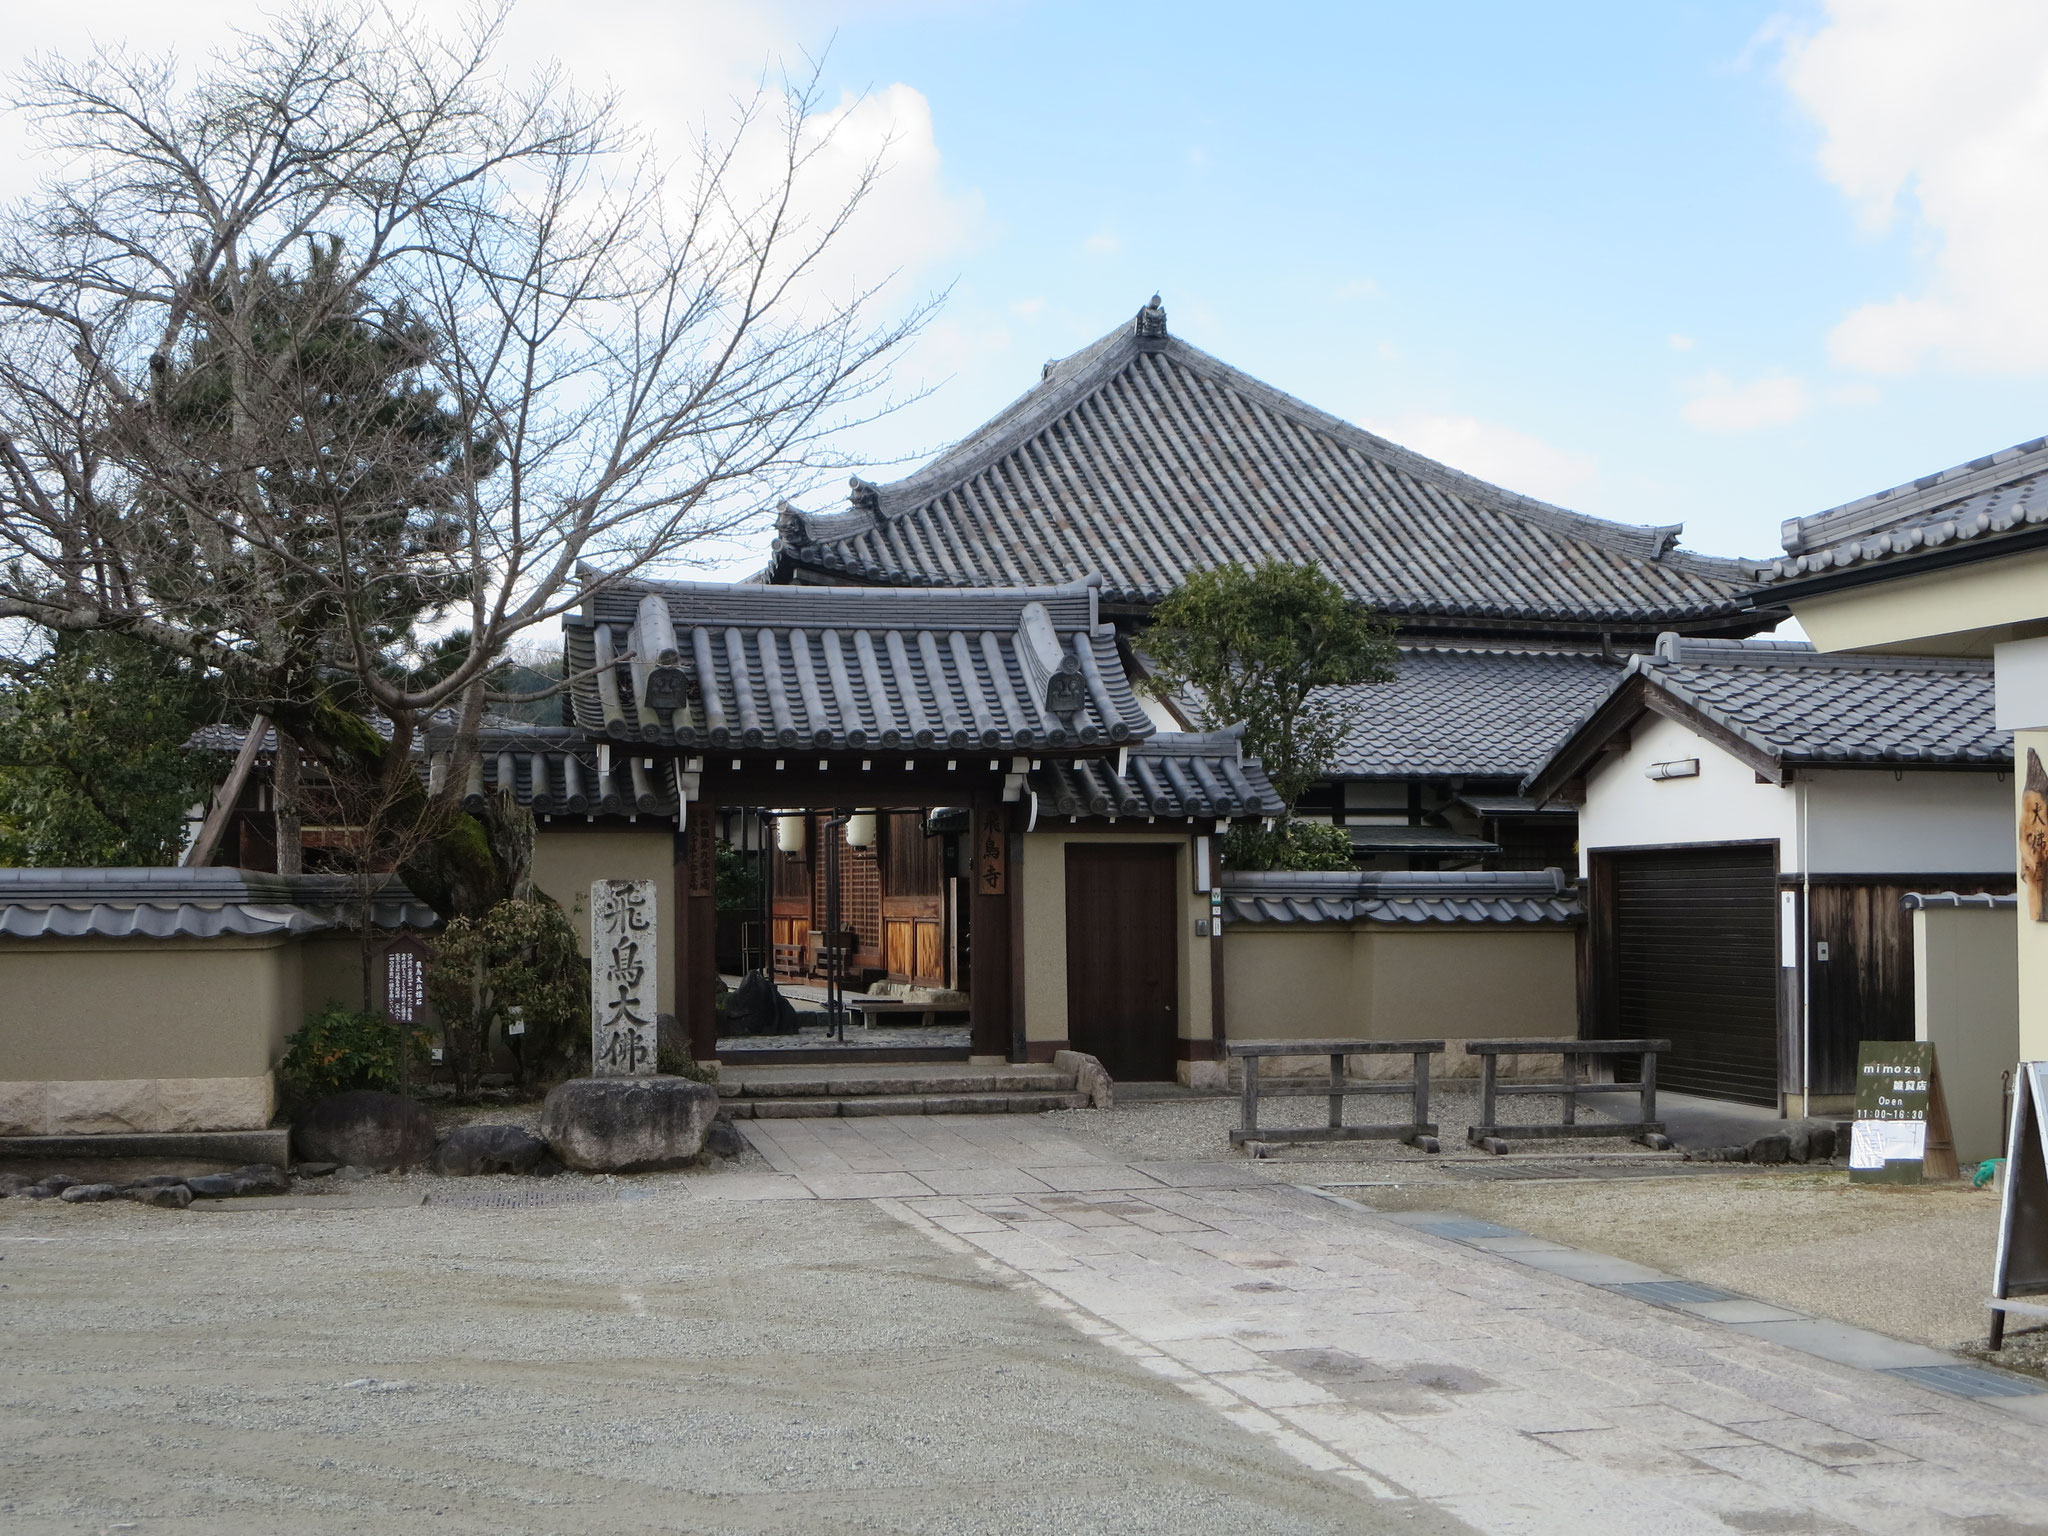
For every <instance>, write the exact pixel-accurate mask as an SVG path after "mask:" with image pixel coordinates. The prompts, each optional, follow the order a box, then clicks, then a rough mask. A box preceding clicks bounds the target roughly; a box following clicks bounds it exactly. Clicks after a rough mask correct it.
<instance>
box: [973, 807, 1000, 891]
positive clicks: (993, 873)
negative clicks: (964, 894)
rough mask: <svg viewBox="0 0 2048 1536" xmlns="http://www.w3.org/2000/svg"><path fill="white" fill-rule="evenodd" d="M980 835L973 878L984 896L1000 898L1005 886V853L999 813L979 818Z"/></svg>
mask: <svg viewBox="0 0 2048 1536" xmlns="http://www.w3.org/2000/svg"><path fill="white" fill-rule="evenodd" d="M979 820H980V822H981V826H980V829H979V830H980V833H981V836H980V838H979V839H978V841H977V843H976V847H975V856H974V876H975V880H976V883H977V884H978V885H979V886H980V888H981V894H982V895H984V896H1000V895H1002V894H1003V890H1004V888H1005V884H1006V874H1007V870H1006V865H1007V862H1008V860H1007V853H1008V849H1007V846H1006V840H1005V838H1004V836H1003V818H1002V815H1001V813H996V814H984V815H982V816H981V817H980V818H979Z"/></svg>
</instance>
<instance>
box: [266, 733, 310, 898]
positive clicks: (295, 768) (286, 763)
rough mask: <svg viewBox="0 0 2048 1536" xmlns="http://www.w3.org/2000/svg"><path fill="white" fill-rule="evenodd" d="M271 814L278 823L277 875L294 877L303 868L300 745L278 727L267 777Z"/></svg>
mask: <svg viewBox="0 0 2048 1536" xmlns="http://www.w3.org/2000/svg"><path fill="white" fill-rule="evenodd" d="M270 792H271V802H272V806H271V814H272V816H273V817H275V819H276V823H277V872H278V873H279V874H280V875H296V874H299V873H300V872H301V871H302V870H304V868H305V849H304V846H303V843H302V839H301V835H300V834H301V826H302V823H303V820H304V818H303V816H302V814H301V811H300V802H299V744H298V742H297V741H296V740H294V739H293V738H292V736H291V734H290V733H289V732H287V731H285V730H284V729H283V728H282V727H279V729H278V732H277V755H276V757H275V758H274V759H272V768H271V774H270Z"/></svg>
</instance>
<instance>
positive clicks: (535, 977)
mask: <svg viewBox="0 0 2048 1536" xmlns="http://www.w3.org/2000/svg"><path fill="white" fill-rule="evenodd" d="M427 1001H428V1002H430V1003H432V1004H433V1005H434V1012H435V1014H436V1015H437V1016H438V1017H439V1018H440V1020H441V1029H442V1043H443V1044H444V1045H445V1046H446V1047H447V1053H446V1054H447V1065H448V1068H449V1070H450V1071H451V1072H452V1073H453V1074H454V1076H455V1085H456V1087H457V1088H458V1089H459V1090H461V1091H462V1092H464V1093H471V1092H474V1091H475V1089H476V1086H477V1079H478V1077H480V1076H481V1075H482V1074H483V1072H484V1071H485V1070H486V1069H487V1067H488V1066H489V1062H490V1046H491V1031H492V1029H493V1028H494V1027H497V1026H502V1025H504V1024H506V1023H508V1022H510V1015H511V1011H512V1010H513V1009H515V1008H516V1009H518V1010H519V1020H520V1022H521V1023H522V1024H523V1025H524V1026H525V1029H524V1032H523V1033H522V1034H520V1035H516V1036H512V1037H510V1038H509V1039H507V1040H506V1043H507V1045H509V1046H510V1047H511V1050H512V1059H513V1062H514V1065H515V1069H516V1072H517V1076H518V1079H519V1082H520V1086H522V1087H526V1086H529V1085H531V1084H533V1083H535V1082H546V1081H550V1080H552V1079H555V1078H562V1077H569V1076H572V1075H573V1074H575V1073H577V1072H587V1071H589V1070H590V962H589V961H588V960H585V959H584V958H583V956H582V954H581V953H580V952H579V951H578V949H577V947H576V930H575V929H574V928H573V927H572V926H571V925H570V923H569V919H568V917H567V916H566V915H564V913H563V911H562V909H561V907H559V906H558V905H556V904H555V902H554V901H552V900H550V899H549V898H548V897H547V896H545V895H542V894H541V893H539V892H535V893H534V897H533V899H532V900H531V901H501V902H499V903H498V904H497V905H496V906H495V907H492V908H491V909H490V911H488V912H486V913H485V914H484V915H483V916H482V917H481V918H467V917H457V918H452V919H450V920H449V923H448V926H447V927H446V928H444V929H443V930H442V931H441V934H440V936H439V937H438V938H436V939H435V940H434V942H433V947H432V954H431V957H430V958H429V960H428V962H427Z"/></svg>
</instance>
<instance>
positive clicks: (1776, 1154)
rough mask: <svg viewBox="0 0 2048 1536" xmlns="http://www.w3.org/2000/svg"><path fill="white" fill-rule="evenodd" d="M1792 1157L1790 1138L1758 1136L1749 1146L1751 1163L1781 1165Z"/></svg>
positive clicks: (1783, 1136) (1780, 1135)
mask: <svg viewBox="0 0 2048 1536" xmlns="http://www.w3.org/2000/svg"><path fill="white" fill-rule="evenodd" d="M1791 1155H1792V1138H1791V1137H1789V1136H1786V1135H1783V1134H1779V1135H1773V1136H1759V1137H1757V1139H1756V1140H1755V1141H1752V1142H1751V1143H1750V1144H1749V1160H1750V1161H1751V1162H1752V1163H1766V1164H1776V1163H1782V1162H1784V1161H1785V1160H1786V1159H1787V1158H1789V1157H1790V1156H1791Z"/></svg>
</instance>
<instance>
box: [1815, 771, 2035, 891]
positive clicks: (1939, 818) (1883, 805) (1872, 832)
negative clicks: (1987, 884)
mask: <svg viewBox="0 0 2048 1536" xmlns="http://www.w3.org/2000/svg"><path fill="white" fill-rule="evenodd" d="M1799 778H1800V779H1801V780H1803V781H1804V782H1805V792H1806V855H1805V857H1806V863H1805V865H1804V866H1802V865H1801V864H1800V863H1799V854H1798V852H1797V850H1794V849H1790V848H1788V849H1787V852H1786V857H1785V860H1784V866H1785V868H1787V869H1796V868H1801V867H1807V868H1811V869H1812V870H1813V871H1814V873H1816V874H1830V875H1865V874H1871V875H1874V874H1889V873H1893V872H1897V873H1901V874H1914V873H1917V872H1919V871H1923V870H1924V871H1926V872H1927V873H1929V874H1995V873H1999V872H2001V871H2004V870H2006V869H2010V868H2011V867H2012V862H2013V852H2012V850H2013V835H2012V776H2011V775H2010V774H2000V773H1941V772H1936V771H1921V772H1915V771H1913V770H1911V769H1908V770H1906V771H1905V772H1903V773H1901V774H1899V776H1898V777H1896V778H1894V777H1893V776H1892V775H1891V773H1889V772H1887V771H1886V770H1884V769H1882V768H1845V769H1840V770H1831V769H1802V770H1800V773H1799Z"/></svg>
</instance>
